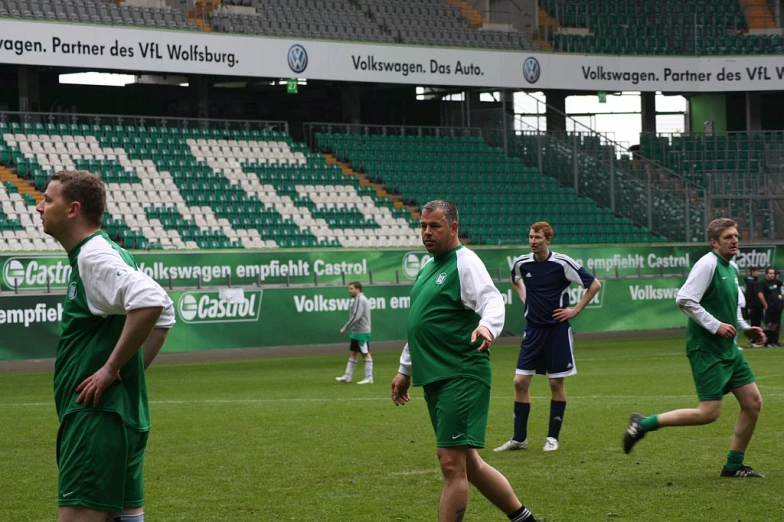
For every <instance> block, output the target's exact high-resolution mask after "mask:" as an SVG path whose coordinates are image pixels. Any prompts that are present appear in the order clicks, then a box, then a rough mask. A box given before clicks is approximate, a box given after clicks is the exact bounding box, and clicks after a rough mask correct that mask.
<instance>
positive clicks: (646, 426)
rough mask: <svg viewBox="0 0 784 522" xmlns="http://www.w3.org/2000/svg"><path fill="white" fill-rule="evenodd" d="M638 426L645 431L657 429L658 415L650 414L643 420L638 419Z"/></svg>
mask: <svg viewBox="0 0 784 522" xmlns="http://www.w3.org/2000/svg"><path fill="white" fill-rule="evenodd" d="M640 426H642V429H643V430H645V431H646V432H648V431H656V430H658V429H659V416H658V415H651V416H650V417H645V418H644V419H643V420H641V421H640Z"/></svg>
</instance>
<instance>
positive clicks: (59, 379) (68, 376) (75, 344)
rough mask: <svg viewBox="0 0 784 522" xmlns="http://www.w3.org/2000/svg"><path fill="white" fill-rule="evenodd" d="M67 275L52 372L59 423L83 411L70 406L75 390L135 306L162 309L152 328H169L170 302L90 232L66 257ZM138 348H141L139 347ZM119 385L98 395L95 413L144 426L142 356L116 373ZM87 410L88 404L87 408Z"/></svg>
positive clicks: (105, 354)
mask: <svg viewBox="0 0 784 522" xmlns="http://www.w3.org/2000/svg"><path fill="white" fill-rule="evenodd" d="M68 260H69V262H70V265H71V277H70V279H69V281H68V292H67V293H66V296H65V305H64V306H63V319H62V331H61V334H60V342H59V344H58V346H57V358H56V360H55V368H54V398H55V406H56V407H57V415H58V417H59V418H60V422H62V420H63V418H64V417H65V416H66V415H67V414H68V413H71V412H74V411H80V410H83V409H85V407H84V406H82V405H81V404H78V403H77V402H76V398H77V397H78V396H79V394H78V393H76V391H75V390H76V387H77V386H78V385H79V384H80V383H81V382H82V381H84V380H85V379H86V378H87V377H89V376H90V375H92V374H93V373H95V372H96V371H97V370H98V369H100V368H101V367H102V366H103V365H104V364H105V363H106V361H107V360H108V359H109V355H111V353H112V351H113V350H114V348H115V346H116V344H117V341H118V340H119V339H120V334H121V333H122V329H123V326H124V325H125V315H126V314H127V313H128V312H130V311H131V310H135V309H137V308H149V307H159V306H161V307H163V309H164V310H163V312H162V313H161V316H160V318H159V319H158V323H157V324H156V326H157V327H161V328H170V327H171V326H173V325H174V322H175V319H174V307H173V305H172V300H171V299H170V298H169V296H168V295H167V294H166V292H165V291H164V290H163V288H161V286H160V285H159V284H158V283H156V282H155V281H153V280H152V279H151V278H150V277H149V276H147V275H146V274H144V273H143V272H141V271H140V270H138V268H137V266H136V262H135V261H134V259H133V257H132V256H131V255H130V254H129V253H128V252H126V251H125V250H123V249H122V248H120V247H119V246H118V245H117V244H116V243H114V242H113V241H112V240H110V239H109V237H108V236H107V235H106V234H105V233H103V232H100V231H99V232H95V233H94V234H92V235H90V236H89V237H87V238H86V239H85V240H84V241H82V242H81V243H79V244H78V245H77V246H76V247H75V248H74V249H73V250H72V251H71V252H70V253H69V254H68ZM140 348H141V347H140ZM120 377H121V378H122V380H121V381H115V382H114V384H112V385H111V386H109V388H108V389H107V390H106V391H105V392H104V393H103V395H102V396H101V401H100V403H99V404H98V407H97V408H96V409H98V410H102V411H111V412H115V413H117V414H119V415H120V416H121V417H122V419H123V421H124V422H125V424H126V425H127V426H129V427H130V428H132V429H135V430H139V431H145V430H148V429H149V428H150V414H149V407H148V404H147V385H146V382H145V378H144V357H143V355H142V353H141V350H139V351H138V352H136V353H135V354H134V355H133V357H131V359H130V360H129V361H128V362H127V363H126V364H125V366H123V367H122V368H121V369H120ZM90 407H91V408H92V406H90Z"/></svg>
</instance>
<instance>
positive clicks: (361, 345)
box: [348, 339, 370, 354]
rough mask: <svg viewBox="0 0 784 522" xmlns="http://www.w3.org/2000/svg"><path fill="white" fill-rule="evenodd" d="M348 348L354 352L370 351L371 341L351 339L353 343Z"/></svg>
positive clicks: (363, 352)
mask: <svg viewBox="0 0 784 522" xmlns="http://www.w3.org/2000/svg"><path fill="white" fill-rule="evenodd" d="M348 349H349V350H350V351H352V352H358V353H361V354H365V353H370V343H369V342H367V341H358V340H356V339H351V344H350V345H349V347H348Z"/></svg>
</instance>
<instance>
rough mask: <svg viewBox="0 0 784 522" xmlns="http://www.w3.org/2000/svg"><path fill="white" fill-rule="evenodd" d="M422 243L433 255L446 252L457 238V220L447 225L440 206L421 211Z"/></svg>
mask: <svg viewBox="0 0 784 522" xmlns="http://www.w3.org/2000/svg"><path fill="white" fill-rule="evenodd" d="M420 227H421V231H422V243H423V244H424V245H425V248H426V249H427V251H428V252H430V253H431V254H433V255H434V256H438V255H441V254H443V253H445V252H447V251H448V250H449V249H450V247H451V246H452V243H453V242H454V241H455V239H456V238H457V222H454V223H452V226H449V225H448V224H447V222H446V218H445V217H444V211H443V210H442V209H440V208H437V209H435V210H425V211H424V212H422V220H421V222H420Z"/></svg>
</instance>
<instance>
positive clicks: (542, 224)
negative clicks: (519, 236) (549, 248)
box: [531, 221, 555, 241]
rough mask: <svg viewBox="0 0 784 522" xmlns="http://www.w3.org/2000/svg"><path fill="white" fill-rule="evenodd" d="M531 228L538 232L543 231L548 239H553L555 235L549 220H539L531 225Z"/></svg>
mask: <svg viewBox="0 0 784 522" xmlns="http://www.w3.org/2000/svg"><path fill="white" fill-rule="evenodd" d="M531 230H533V231H534V232H537V233H541V234H542V235H543V236H544V238H545V239H546V240H547V241H552V240H553V236H554V235H555V233H554V232H553V227H551V226H550V223H548V222H547V221H537V222H536V223H534V224H533V225H531Z"/></svg>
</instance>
